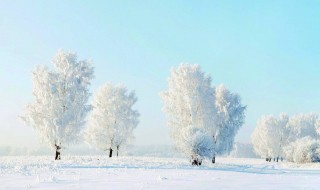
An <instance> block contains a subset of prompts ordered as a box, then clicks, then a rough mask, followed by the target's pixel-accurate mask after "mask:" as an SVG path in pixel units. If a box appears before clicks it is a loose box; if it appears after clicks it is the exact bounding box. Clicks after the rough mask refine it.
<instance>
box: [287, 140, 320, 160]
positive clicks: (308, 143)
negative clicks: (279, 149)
mask: <svg viewBox="0 0 320 190" xmlns="http://www.w3.org/2000/svg"><path fill="white" fill-rule="evenodd" d="M284 152H285V155H286V159H287V160H288V161H291V162H297V163H307V162H320V141H319V140H316V139H313V138H312V137H310V136H306V137H303V138H300V139H298V140H296V141H294V142H292V143H290V144H289V145H288V146H286V147H284Z"/></svg>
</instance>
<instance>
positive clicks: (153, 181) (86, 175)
mask: <svg viewBox="0 0 320 190" xmlns="http://www.w3.org/2000/svg"><path fill="white" fill-rule="evenodd" d="M62 159H63V160H61V161H53V160H52V157H37V156H34V157H0V189H59V190H61V189H266V190H271V189H272V190H273V189H319V186H320V164H304V165H298V164H293V163H285V162H283V163H273V162H271V163H267V162H265V161H264V160H262V159H236V158H218V159H217V164H215V165H212V164H211V163H209V162H205V163H204V164H203V166H200V167H193V166H190V163H189V161H188V160H187V159H181V158H152V157H119V158H112V159H109V158H106V157H102V156H94V157H93V156H81V157H62Z"/></svg>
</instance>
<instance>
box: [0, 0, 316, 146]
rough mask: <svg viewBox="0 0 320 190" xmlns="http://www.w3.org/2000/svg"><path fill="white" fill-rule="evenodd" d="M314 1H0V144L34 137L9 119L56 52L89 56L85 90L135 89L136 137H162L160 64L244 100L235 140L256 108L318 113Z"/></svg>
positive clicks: (246, 137)
mask: <svg viewBox="0 0 320 190" xmlns="http://www.w3.org/2000/svg"><path fill="white" fill-rule="evenodd" d="M319 34H320V2H319V1H292V0H288V1H254V0H252V1H171V0H168V1H59V0H58V1H22V0H21V1H18V0H16V1H11V0H1V1H0V88H1V93H0V123H1V125H0V146H2V145H3V146H5V145H11V146H18V145H20V144H22V143H23V144H24V145H26V143H30V144H37V143H38V142H39V140H38V136H37V135H36V134H35V132H34V131H32V129H31V128H29V127H27V126H24V125H23V124H22V123H21V122H20V121H19V120H18V119H17V117H18V115H21V114H22V113H23V107H24V105H25V104H27V103H28V102H30V101H32V81H31V71H32V70H33V69H34V67H35V65H39V64H45V65H51V63H50V61H51V59H52V57H53V56H54V55H55V53H56V52H57V50H58V49H60V48H63V49H67V50H73V51H76V52H77V53H78V55H79V58H80V59H85V58H91V59H92V60H93V62H94V65H95V71H96V72H95V75H96V78H95V79H94V81H93V85H92V92H94V91H95V90H96V89H97V88H98V87H99V86H100V85H102V84H103V83H105V82H107V81H111V82H114V83H119V82H122V83H124V84H126V85H127V86H128V88H129V89H135V90H136V93H137V96H138V97H139V102H138V103H137V106H136V107H137V108H138V109H139V111H140V113H141V119H140V120H141V122H140V125H139V126H138V128H137V129H136V131H135V135H136V144H139V145H141V144H169V143H170V139H169V135H168V128H167V127H166V120H165V115H164V114H163V113H162V111H161V108H162V102H161V99H160V97H159V92H160V91H162V90H165V89H166V88H167V83H166V79H167V77H168V76H169V72H170V68H171V67H176V66H178V65H179V64H180V63H182V62H188V63H197V64H200V65H201V67H202V69H203V70H204V71H205V72H207V73H210V74H211V76H212V78H213V83H214V84H215V85H217V84H220V83H224V84H225V85H226V86H227V87H228V88H230V89H231V90H232V91H234V92H237V93H239V94H240V95H241V97H242V100H243V103H244V104H246V105H248V108H247V112H246V113H247V114H246V115H247V118H246V123H245V125H244V126H243V128H242V129H241V130H240V131H239V133H238V136H237V140H239V141H250V137H251V133H252V131H253V129H254V128H255V126H256V122H257V119H258V118H259V117H260V116H261V115H263V114H279V113H280V112H287V113H289V114H295V113H301V112H311V111H313V112H320V101H319V97H320V89H319V87H320V74H319V72H320V36H319Z"/></svg>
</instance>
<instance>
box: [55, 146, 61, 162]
mask: <svg viewBox="0 0 320 190" xmlns="http://www.w3.org/2000/svg"><path fill="white" fill-rule="evenodd" d="M55 146H56V157H55V160H61V156H60V149H61V147H60V146H58V145H56V144H55Z"/></svg>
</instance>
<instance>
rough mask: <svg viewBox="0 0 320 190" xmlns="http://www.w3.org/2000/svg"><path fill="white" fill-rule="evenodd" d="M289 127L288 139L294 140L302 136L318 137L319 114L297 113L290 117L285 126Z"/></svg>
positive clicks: (319, 126)
mask: <svg viewBox="0 0 320 190" xmlns="http://www.w3.org/2000/svg"><path fill="white" fill-rule="evenodd" d="M287 127H288V128H289V129H290V136H289V138H290V141H291V142H294V141H296V140H297V139H300V138H303V137H307V136H309V137H311V138H313V139H317V138H319V133H318V130H319V128H320V121H319V116H318V115H317V114H315V113H309V114H299V115H295V116H292V117H290V119H289V123H288V126H287Z"/></svg>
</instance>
